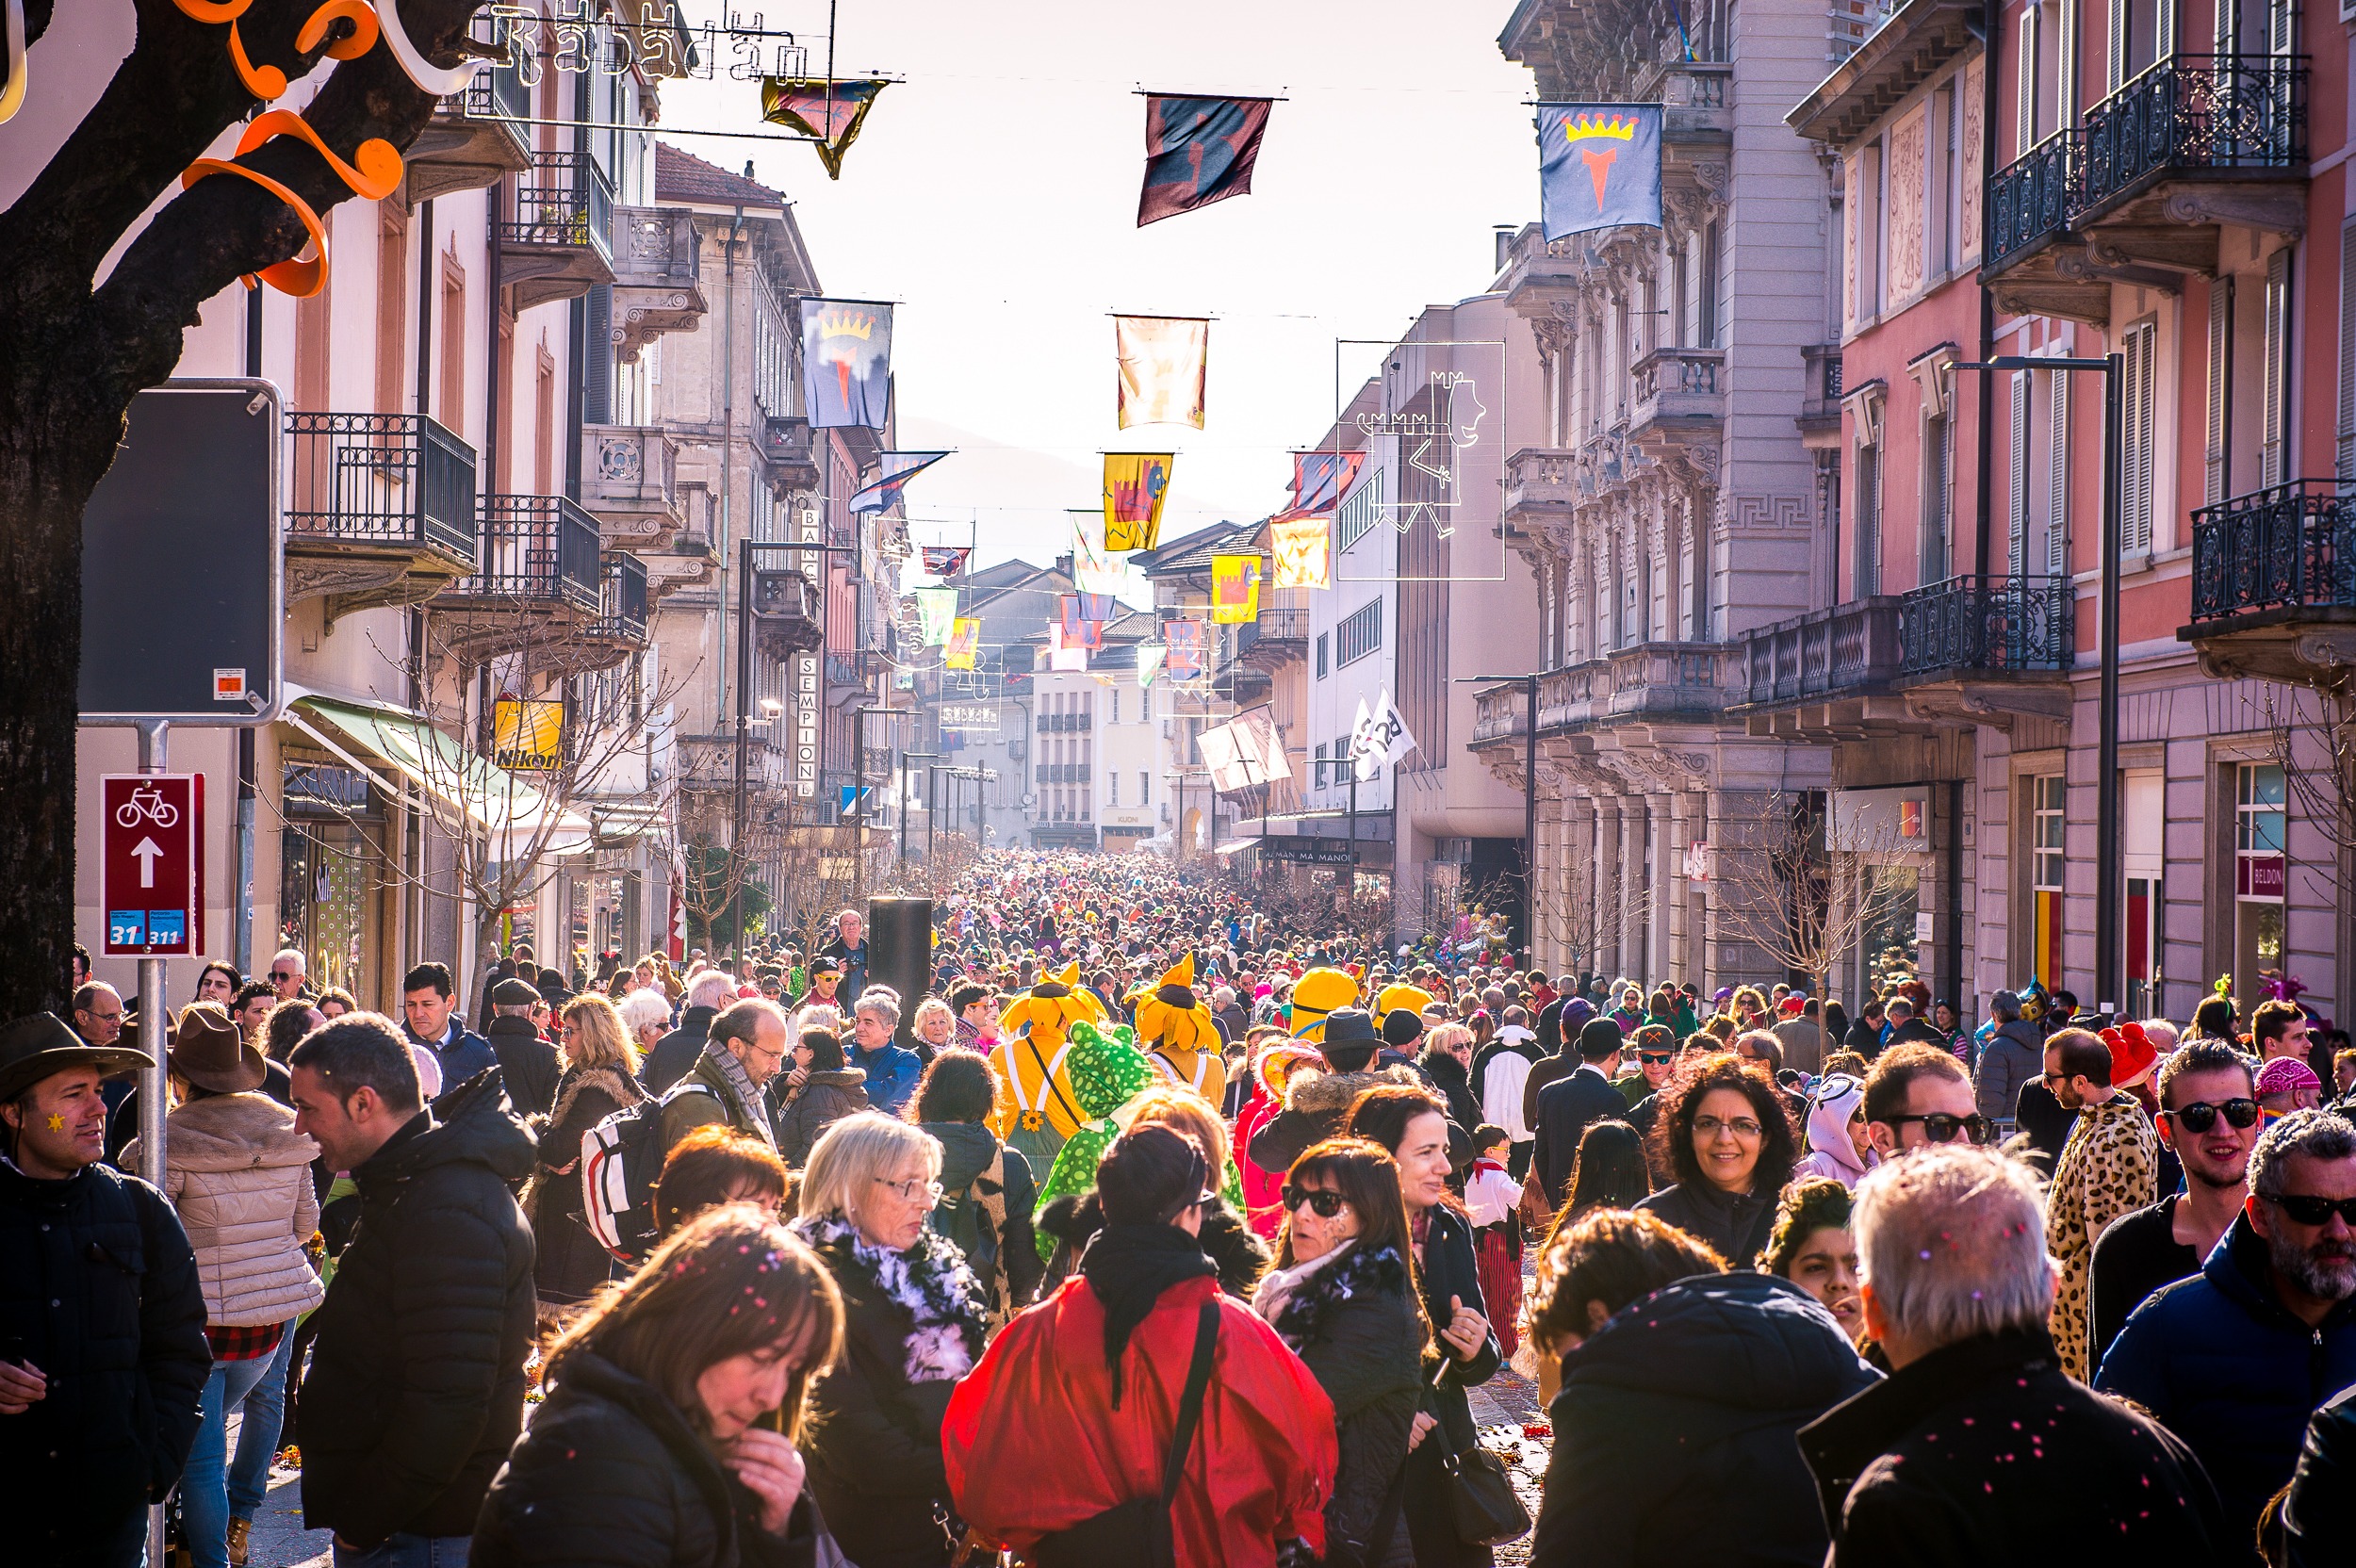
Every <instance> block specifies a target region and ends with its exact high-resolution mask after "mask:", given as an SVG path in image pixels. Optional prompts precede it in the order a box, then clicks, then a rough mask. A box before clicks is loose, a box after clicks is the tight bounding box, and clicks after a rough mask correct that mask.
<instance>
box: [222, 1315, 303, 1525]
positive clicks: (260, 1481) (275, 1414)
mask: <svg viewBox="0 0 2356 1568" xmlns="http://www.w3.org/2000/svg"><path fill="white" fill-rule="evenodd" d="M294 1331H295V1326H294V1325H293V1324H292V1323H289V1324H287V1325H286V1332H285V1333H283V1334H281V1335H279V1337H278V1348H277V1349H275V1350H273V1351H271V1352H270V1370H269V1371H267V1372H265V1373H263V1374H262V1380H261V1381H260V1382H257V1383H255V1384H254V1388H253V1390H252V1392H250V1393H248V1394H247V1395H246V1397H245V1420H244V1422H243V1424H241V1425H240V1426H239V1427H238V1428H237V1454H236V1456H235V1457H234V1458H232V1459H231V1460H230V1462H229V1515H230V1517H231V1518H233V1519H251V1518H253V1517H254V1513H255V1511H257V1510H259V1509H260V1508H261V1506H262V1499H263V1498H264V1497H265V1496H267V1495H269V1494H270V1461H271V1460H273V1459H275V1458H277V1457H278V1431H279V1428H280V1427H281V1426H283V1425H284V1424H285V1422H286V1376H287V1372H286V1358H287V1356H288V1354H289V1353H290V1352H292V1351H293V1349H294V1338H295V1336H294Z"/></svg>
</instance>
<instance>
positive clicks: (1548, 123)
mask: <svg viewBox="0 0 2356 1568" xmlns="http://www.w3.org/2000/svg"><path fill="white" fill-rule="evenodd" d="M1538 209H1539V213H1540V216H1541V218H1542V220H1543V221H1544V222H1545V224H1546V237H1547V238H1548V239H1560V238H1562V237H1563V236H1564V235H1572V234H1585V233H1586V232H1588V231H1589V230H1591V229H1616V228H1620V227H1623V226H1626V225H1635V226H1639V227H1644V228H1653V229H1657V228H1659V227H1661V106H1660V105H1659V104H1541V105H1539V106H1538Z"/></svg>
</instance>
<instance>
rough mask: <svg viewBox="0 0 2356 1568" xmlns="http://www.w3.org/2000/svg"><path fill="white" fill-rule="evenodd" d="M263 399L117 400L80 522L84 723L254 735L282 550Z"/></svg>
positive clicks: (281, 590)
mask: <svg viewBox="0 0 2356 1568" xmlns="http://www.w3.org/2000/svg"><path fill="white" fill-rule="evenodd" d="M280 425H281V420H280V418H279V409H278V391H277V388H275V387H274V386H272V385H271V384H270V383H269V382H266V381H258V380H230V381H172V382H166V383H165V384H163V385H161V386H157V387H151V388H150V389H148V390H147V391H144V392H141V393H139V396H137V397H136V398H134V399H133V400H131V413H130V418H129V419H128V421H127V422H126V423H125V425H124V427H123V446H122V448H121V449H119V450H118V451H117V452H116V453H115V460H114V465H113V466H111V467H109V468H108V469H107V470H106V477H105V478H104V479H102V480H100V481H99V482H98V487H97V489H95V490H93V491H91V492H90V504H89V505H88V506H86V507H85V508H83V511H82V669H81V679H80V690H79V693H78V696H79V701H80V708H81V719H82V722H83V723H84V724H108V725H124V724H130V723H133V722H135V721H137V720H139V719H163V720H167V721H169V722H170V723H172V725H174V726H184V725H205V726H213V727H226V728H237V727H254V726H259V725H266V724H269V723H270V721H271V720H273V719H275V718H276V717H277V716H278V710H279V707H280V705H281V704H282V703H283V702H284V701H285V695H284V693H283V691H282V690H281V682H280V678H279V662H280V639H281V633H282V629H283V628H284V625H285V622H286V615H285V611H284V599H285V570H286V549H285V545H284V541H283V533H282V530H281V528H280V525H279V515H278V473H279V467H280V454H281V440H282V438H281V435H280Z"/></svg>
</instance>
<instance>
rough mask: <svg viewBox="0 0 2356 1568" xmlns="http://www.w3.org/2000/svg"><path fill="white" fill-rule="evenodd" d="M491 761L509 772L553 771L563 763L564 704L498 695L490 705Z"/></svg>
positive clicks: (561, 766) (562, 765)
mask: <svg viewBox="0 0 2356 1568" xmlns="http://www.w3.org/2000/svg"><path fill="white" fill-rule="evenodd" d="M491 760H492V761H493V762H495V763H497V764H498V765H499V766H500V767H502V768H505V769H506V770H507V771H508V772H510V773H555V772H557V771H558V770H559V769H561V768H563V767H564V704H563V703H561V702H554V701H546V700H542V699H539V698H524V697H501V698H499V701H497V702H495V703H493V704H492V705H491Z"/></svg>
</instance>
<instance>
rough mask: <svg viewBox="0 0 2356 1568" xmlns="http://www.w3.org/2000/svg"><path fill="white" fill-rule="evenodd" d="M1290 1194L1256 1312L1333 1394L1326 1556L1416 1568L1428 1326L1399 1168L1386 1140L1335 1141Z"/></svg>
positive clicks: (1304, 1169)
mask: <svg viewBox="0 0 2356 1568" xmlns="http://www.w3.org/2000/svg"><path fill="white" fill-rule="evenodd" d="M1282 1201H1283V1203H1284V1227H1283V1229H1282V1230H1281V1231H1280V1232H1279V1233H1278V1234H1277V1241H1276V1262H1275V1264H1274V1266H1272V1267H1271V1268H1270V1269H1269V1271H1268V1275H1267V1276H1266V1277H1265V1278H1264V1279H1262V1280H1261V1282H1260V1286H1259V1289H1258V1290H1257V1291H1255V1292H1254V1293H1253V1294H1252V1310H1253V1311H1254V1312H1257V1313H1258V1314H1259V1315H1261V1316H1262V1317H1263V1318H1265V1319H1267V1320H1268V1324H1269V1325H1270V1326H1271V1327H1272V1328H1274V1329H1275V1330H1276V1331H1277V1332H1278V1333H1279V1334H1282V1335H1283V1336H1284V1343H1285V1344H1287V1345H1289V1346H1291V1347H1292V1348H1293V1349H1294V1350H1296V1351H1298V1352H1299V1353H1300V1356H1301V1360H1302V1361H1304V1362H1306V1363H1307V1364H1308V1367H1309V1370H1310V1371H1311V1372H1313V1373H1315V1374H1317V1385H1318V1386H1319V1387H1321V1388H1323V1389H1324V1390H1325V1392H1326V1395H1327V1397H1329V1398H1331V1399H1332V1400H1333V1422H1334V1429H1335V1435H1336V1436H1337V1437H1338V1439H1339V1441H1340V1445H1341V1469H1340V1470H1339V1472H1338V1473H1337V1474H1336V1475H1335V1476H1334V1478H1333V1497H1332V1499H1331V1500H1330V1501H1328V1502H1327V1503H1326V1505H1325V1560H1326V1561H1327V1562H1329V1563H1333V1564H1335V1565H1336V1568H1413V1565H1414V1563H1415V1549H1414V1547H1413V1546H1411V1545H1410V1544H1409V1543H1408V1536H1407V1527H1406V1522H1405V1519H1404V1516H1403V1514H1402V1513H1401V1496H1402V1493H1403V1484H1402V1483H1403V1478H1404V1474H1405V1466H1406V1463H1407V1452H1408V1441H1409V1436H1410V1434H1411V1432H1412V1431H1413V1429H1414V1424H1415V1407H1416V1404H1417V1402H1418V1400H1419V1398H1420V1397H1421V1390H1422V1387H1423V1378H1422V1372H1423V1351H1424V1348H1425V1346H1426V1344H1427V1343H1428V1342H1429V1341H1430V1339H1431V1330H1430V1329H1429V1328H1428V1327H1427V1326H1426V1325H1425V1323H1424V1320H1423V1308H1422V1306H1421V1304H1420V1303H1419V1302H1418V1301H1417V1300H1416V1298H1415V1249H1414V1245H1413V1243H1412V1242H1411V1241H1410V1239H1409V1236H1408V1231H1407V1208H1406V1204H1405V1202H1404V1201H1402V1200H1401V1199H1400V1197H1399V1168H1398V1167H1397V1166H1396V1165H1394V1164H1393V1163H1392V1161H1391V1156H1390V1154H1389V1152H1387V1151H1385V1150H1384V1149H1383V1146H1382V1145H1381V1144H1378V1143H1371V1142H1368V1141H1367V1140H1366V1139H1364V1138H1328V1139H1326V1140H1325V1141H1324V1142H1322V1143H1318V1144H1314V1145H1312V1146H1311V1147H1310V1148H1309V1149H1308V1150H1307V1151H1306V1152H1303V1153H1302V1154H1301V1158H1299V1159H1298V1160H1295V1161H1294V1162H1293V1166H1292V1169H1291V1170H1290V1171H1288V1172H1287V1173H1286V1174H1285V1177H1284V1196H1283V1200H1282Z"/></svg>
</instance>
